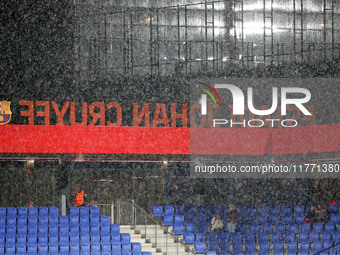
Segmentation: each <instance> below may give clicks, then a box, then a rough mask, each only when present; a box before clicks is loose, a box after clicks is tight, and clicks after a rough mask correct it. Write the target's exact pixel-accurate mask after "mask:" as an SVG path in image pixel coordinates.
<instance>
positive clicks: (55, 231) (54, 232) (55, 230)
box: [48, 225, 58, 235]
mask: <svg viewBox="0 0 340 255" xmlns="http://www.w3.org/2000/svg"><path fill="white" fill-rule="evenodd" d="M48 233H49V234H50V235H51V234H52V235H58V225H57V226H54V225H52V226H51V225H50V226H49V228H48Z"/></svg>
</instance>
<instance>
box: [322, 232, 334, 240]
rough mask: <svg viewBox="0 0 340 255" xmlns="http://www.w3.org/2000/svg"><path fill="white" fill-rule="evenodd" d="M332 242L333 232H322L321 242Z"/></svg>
mask: <svg viewBox="0 0 340 255" xmlns="http://www.w3.org/2000/svg"><path fill="white" fill-rule="evenodd" d="M327 240H329V241H331V240H332V232H326V231H325V232H322V233H321V241H322V242H324V241H327Z"/></svg>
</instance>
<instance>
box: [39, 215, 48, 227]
mask: <svg viewBox="0 0 340 255" xmlns="http://www.w3.org/2000/svg"><path fill="white" fill-rule="evenodd" d="M38 224H39V227H40V226H46V227H47V226H48V216H39V217H38Z"/></svg>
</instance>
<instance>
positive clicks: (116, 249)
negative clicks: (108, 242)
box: [112, 243, 122, 255]
mask: <svg viewBox="0 0 340 255" xmlns="http://www.w3.org/2000/svg"><path fill="white" fill-rule="evenodd" d="M121 251H122V246H121V244H120V243H112V254H117V255H120V253H121Z"/></svg>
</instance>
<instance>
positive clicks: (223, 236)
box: [184, 233, 340, 244]
mask: <svg viewBox="0 0 340 255" xmlns="http://www.w3.org/2000/svg"><path fill="white" fill-rule="evenodd" d="M255 237H256V240H257V241H258V242H259V243H260V242H269V241H270V242H272V243H274V242H281V241H285V242H287V243H289V242H307V241H309V242H326V241H327V242H328V241H329V242H333V243H337V242H340V233H332V234H330V233H322V234H321V233H309V234H308V233H300V234H295V233H285V234H282V233H272V234H271V235H268V234H266V233H259V234H256V235H255V234H250V233H247V234H244V235H243V238H244V240H245V241H246V240H255ZM229 241H232V242H242V236H241V233H233V235H231V236H229V234H228V233H220V234H219V235H217V233H210V234H209V235H205V234H202V233H188V234H185V235H184V242H185V243H186V244H192V243H197V242H229Z"/></svg>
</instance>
